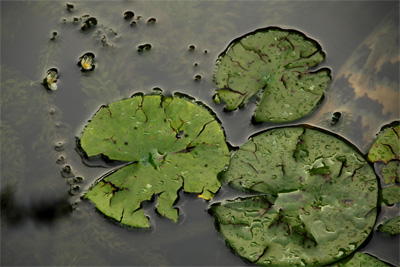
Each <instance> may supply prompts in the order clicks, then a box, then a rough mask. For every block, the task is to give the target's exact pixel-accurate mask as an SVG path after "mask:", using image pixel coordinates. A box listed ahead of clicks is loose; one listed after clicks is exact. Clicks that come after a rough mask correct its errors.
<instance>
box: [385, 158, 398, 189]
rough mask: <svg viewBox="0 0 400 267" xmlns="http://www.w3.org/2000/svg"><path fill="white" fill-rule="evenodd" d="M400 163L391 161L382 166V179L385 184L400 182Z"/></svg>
mask: <svg viewBox="0 0 400 267" xmlns="http://www.w3.org/2000/svg"><path fill="white" fill-rule="evenodd" d="M399 170H400V161H398V160H391V161H389V162H388V164H386V165H384V166H382V177H383V181H384V182H385V184H392V183H395V182H399Z"/></svg>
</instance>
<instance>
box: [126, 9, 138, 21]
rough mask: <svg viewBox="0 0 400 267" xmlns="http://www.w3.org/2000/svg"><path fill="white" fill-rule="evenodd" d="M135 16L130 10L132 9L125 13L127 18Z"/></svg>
mask: <svg viewBox="0 0 400 267" xmlns="http://www.w3.org/2000/svg"><path fill="white" fill-rule="evenodd" d="M134 16H135V13H133V11H130V10H128V11H126V12H125V13H124V19H127V20H128V19H132V18H133V17H134Z"/></svg>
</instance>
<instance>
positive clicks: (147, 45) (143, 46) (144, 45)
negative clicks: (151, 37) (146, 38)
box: [137, 43, 152, 52]
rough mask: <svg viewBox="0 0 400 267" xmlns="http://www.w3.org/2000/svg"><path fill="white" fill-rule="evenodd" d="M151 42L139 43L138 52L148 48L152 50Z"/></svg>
mask: <svg viewBox="0 0 400 267" xmlns="http://www.w3.org/2000/svg"><path fill="white" fill-rule="evenodd" d="M151 47H152V46H151V44H149V43H147V44H142V45H139V46H138V48H137V51H138V52H143V51H146V50H150V49H151Z"/></svg>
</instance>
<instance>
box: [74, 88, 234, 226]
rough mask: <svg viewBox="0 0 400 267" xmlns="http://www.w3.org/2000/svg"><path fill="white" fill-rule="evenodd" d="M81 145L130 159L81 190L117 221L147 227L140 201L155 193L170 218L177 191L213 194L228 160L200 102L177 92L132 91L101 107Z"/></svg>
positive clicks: (173, 216) (94, 151) (212, 119)
mask: <svg viewBox="0 0 400 267" xmlns="http://www.w3.org/2000/svg"><path fill="white" fill-rule="evenodd" d="M81 146H82V148H83V150H84V151H85V152H86V153H87V155H88V156H89V157H91V156H95V155H99V154H102V155H104V156H106V157H108V158H109V159H111V160H119V161H127V162H130V163H129V164H127V165H125V166H124V167H122V168H120V169H118V170H116V171H115V172H112V173H110V174H109V175H108V176H107V177H105V178H104V179H102V180H100V181H99V182H98V183H97V184H96V185H95V186H94V187H93V188H91V189H90V190H89V191H88V192H87V193H86V195H85V198H87V199H90V200H91V201H92V202H93V203H95V204H96V206H97V208H98V209H99V210H100V211H101V212H102V213H104V214H105V215H106V216H109V217H111V218H113V219H115V220H117V221H119V222H121V223H122V224H125V225H129V226H134V227H149V222H148V218H147V217H146V216H145V215H144V213H143V210H142V208H141V203H142V202H143V201H146V200H150V199H151V198H152V197H153V195H157V196H158V197H157V202H158V206H157V211H158V212H159V213H160V214H161V215H163V216H165V217H167V218H170V219H172V220H174V221H177V220H178V211H177V209H175V208H174V207H173V204H174V202H175V201H176V199H177V191H178V190H179V189H180V188H183V189H184V191H185V192H189V193H201V195H200V196H201V197H203V198H205V199H210V198H212V196H213V194H214V193H216V192H217V191H218V189H219V188H220V186H221V184H220V182H219V180H218V179H217V174H218V173H219V172H220V171H221V170H222V169H224V167H225V166H226V165H227V164H228V162H229V151H228V148H227V145H226V143H225V136H224V133H223V130H222V129H221V127H220V125H219V122H218V121H217V120H216V119H215V117H214V116H213V115H212V114H211V113H210V112H209V110H207V109H206V108H204V107H201V106H199V105H197V104H195V103H193V102H191V101H188V100H185V99H181V98H177V97H163V96H160V95H149V96H142V95H137V96H134V97H132V98H130V99H125V100H122V101H118V102H115V103H112V104H110V105H109V106H104V107H102V108H101V109H100V110H99V111H98V112H97V113H96V114H95V116H94V117H93V119H92V120H91V121H90V123H89V124H88V125H87V127H86V129H85V131H84V133H83V136H82V139H81Z"/></svg>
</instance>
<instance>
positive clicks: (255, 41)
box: [214, 28, 331, 122]
mask: <svg viewBox="0 0 400 267" xmlns="http://www.w3.org/2000/svg"><path fill="white" fill-rule="evenodd" d="M324 59H325V54H324V53H323V52H322V51H321V48H320V47H319V45H318V44H317V42H315V41H313V40H311V39H309V38H307V37H306V36H305V35H304V34H302V33H300V32H297V31H292V30H282V29H279V28H268V29H263V30H259V31H256V32H254V33H251V34H248V35H246V36H244V37H242V38H240V39H238V40H235V41H234V42H233V43H232V44H231V45H230V46H229V47H228V48H227V50H226V51H225V52H224V53H222V54H221V55H220V57H219V58H218V61H217V65H216V69H215V75H214V82H215V84H216V85H217V87H218V89H217V94H218V95H219V96H220V98H221V99H222V100H223V101H224V102H225V103H226V109H227V110H235V109H237V108H238V107H242V106H244V105H245V104H246V103H247V102H248V101H249V99H250V98H251V97H252V96H253V95H255V94H257V93H258V92H260V91H261V94H260V98H259V102H258V107H257V109H256V111H255V116H254V118H255V120H256V121H268V122H287V121H293V120H296V119H299V118H301V117H303V116H305V115H307V114H308V113H310V112H311V110H312V109H314V108H315V106H316V105H317V104H318V102H319V101H320V100H321V98H322V96H323V94H324V92H325V89H326V87H327V83H328V82H329V81H330V80H331V77H330V70H328V69H321V70H319V71H315V72H314V71H311V69H310V68H312V67H315V66H317V65H318V64H319V63H321V62H322V61H323V60H324Z"/></svg>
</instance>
